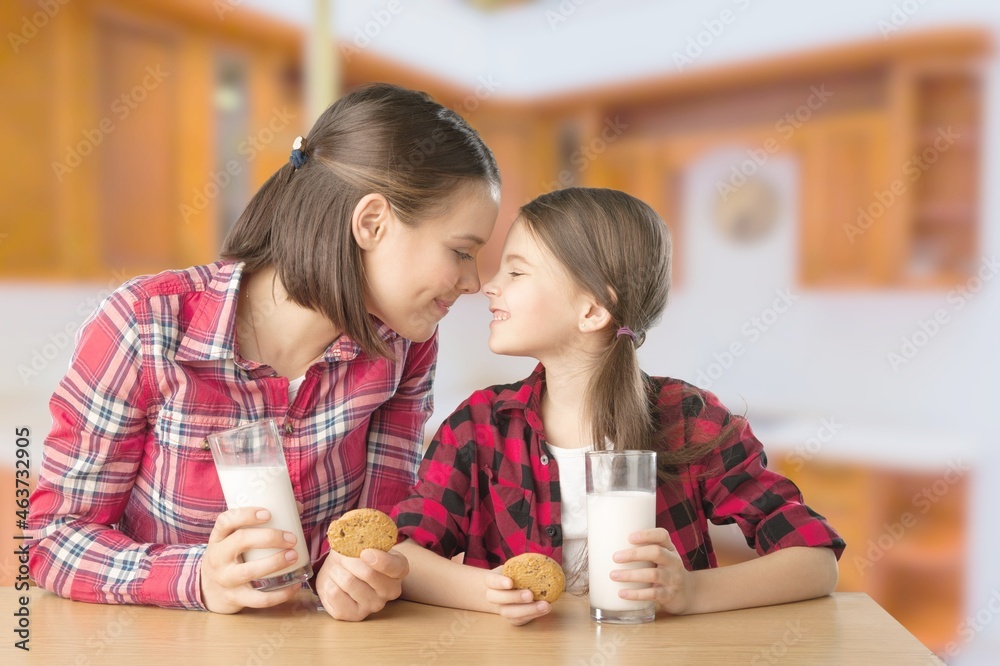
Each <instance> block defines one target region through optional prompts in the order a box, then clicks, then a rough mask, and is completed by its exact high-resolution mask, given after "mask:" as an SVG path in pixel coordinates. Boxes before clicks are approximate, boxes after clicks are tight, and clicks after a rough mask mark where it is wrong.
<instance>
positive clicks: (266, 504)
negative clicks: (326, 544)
mask: <svg viewBox="0 0 1000 666" xmlns="http://www.w3.org/2000/svg"><path fill="white" fill-rule="evenodd" d="M216 469H217V470H218V472H219V481H220V482H221V483H222V494H223V495H225V496H226V504H227V505H228V506H229V508H230V509H242V508H244V507H248V506H255V507H261V508H264V509H267V510H268V511H270V512H271V520H269V521H267V522H266V523H264V524H263V525H260V527H271V528H274V529H276V530H282V531H285V532H291V533H292V534H294V535H295V538H296V539H297V541H296V542H295V552H296V553H298V554H299V558H298V559H297V560H295V562H294V563H293V564H292V565H291V566H289V567H287V568H285V569H282V570H281V571H276V572H275V573H273V574H271V576H269V578H270V577H273V576H281V575H283V574H286V573H290V572H292V571H295V570H296V569H300V568H302V567H303V566H305V565H307V564H309V563H310V560H309V551H308V550H307V549H306V538H305V536H304V535H303V534H302V521H301V520H299V511H298V508H297V507H296V506H295V495H294V493H292V482H291V481H290V480H289V479H288V470H287V469H286V468H285V467H282V466H278V465H275V466H273V467H260V466H256V467H255V466H248V467H229V466H216ZM251 529H253V528H251ZM281 550H282V549H280V548H254V549H251V550H248V551H246V552H245V553H243V560H244V561H245V562H250V561H252V560H259V559H262V558H265V557H267V556H269V555H274V554H275V553H280V552H281Z"/></svg>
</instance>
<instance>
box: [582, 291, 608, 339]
mask: <svg viewBox="0 0 1000 666" xmlns="http://www.w3.org/2000/svg"><path fill="white" fill-rule="evenodd" d="M610 324H611V313H610V312H608V310H607V308H605V307H604V306H603V305H601V304H600V303H598V302H597V301H596V300H594V299H593V298H591V299H589V300H587V301H586V302H585V309H584V310H583V314H582V316H581V317H580V330H581V331H583V332H584V333H590V332H592V331H599V330H601V329H602V328H606V327H607V326H609V325H610Z"/></svg>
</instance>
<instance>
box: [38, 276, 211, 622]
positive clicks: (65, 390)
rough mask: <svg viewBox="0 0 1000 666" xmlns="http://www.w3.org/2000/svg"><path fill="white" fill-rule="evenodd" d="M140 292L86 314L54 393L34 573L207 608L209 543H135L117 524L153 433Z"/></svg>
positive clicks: (81, 588) (104, 597) (120, 599)
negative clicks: (203, 571) (204, 563)
mask: <svg viewBox="0 0 1000 666" xmlns="http://www.w3.org/2000/svg"><path fill="white" fill-rule="evenodd" d="M138 331H139V325H138V323H137V317H136V314H135V309H134V303H133V299H132V298H131V297H130V296H129V294H128V292H127V290H126V288H122V289H121V290H119V291H117V292H115V293H114V294H112V295H111V296H109V297H108V298H107V299H105V301H104V302H103V303H102V304H101V306H100V307H99V308H98V310H97V311H96V312H95V313H94V314H93V315H91V317H90V318H89V319H88V320H87V321H86V322H84V324H83V326H82V327H81V329H80V333H79V334H78V337H77V343H76V348H75V350H74V353H73V358H72V361H71V363H70V368H69V371H68V372H67V374H66V376H65V377H64V378H63V379H62V381H61V382H60V383H59V386H58V388H57V389H56V391H55V393H54V394H53V396H52V399H51V401H50V410H51V413H52V421H53V425H52V429H51V431H50V433H49V435H48V437H47V438H46V440H45V444H44V449H43V460H42V468H41V472H40V473H39V479H38V485H37V487H36V489H35V492H34V493H33V495H32V498H31V507H30V513H29V519H28V530H27V531H28V533H29V534H30V537H31V540H30V541H29V547H30V549H31V555H30V558H29V562H28V566H29V569H30V571H31V575H32V577H33V578H34V579H35V581H36V582H37V583H38V584H39V585H40V586H41V587H43V588H45V589H48V590H50V591H52V592H54V593H56V594H58V595H60V596H62V597H67V598H70V599H76V600H80V601H88V602H93V603H120V604H152V605H159V606H164V607H174V608H203V606H202V604H201V601H200V596H201V595H200V583H199V578H198V563H199V561H200V558H201V554H202V553H203V552H204V546H190V545H163V544H141V543H135V542H134V541H132V540H130V539H129V538H128V537H126V536H125V535H124V534H122V533H121V532H119V531H118V530H116V529H114V528H113V527H112V526H113V525H115V524H116V523H117V522H118V521H119V520H120V519H121V517H122V514H123V512H124V509H125V505H126V503H127V502H128V499H129V494H130V492H131V490H132V484H133V483H134V481H135V477H136V474H137V470H138V467H139V463H140V461H141V459H142V455H143V448H144V446H145V441H146V434H147V433H146V427H147V426H146V423H147V422H146V410H145V405H146V403H147V395H148V394H147V393H146V392H145V391H144V390H143V385H142V353H141V345H140V340H139V333H138Z"/></svg>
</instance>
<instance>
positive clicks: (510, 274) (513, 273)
mask: <svg viewBox="0 0 1000 666" xmlns="http://www.w3.org/2000/svg"><path fill="white" fill-rule="evenodd" d="M507 275H509V276H511V277H512V278H516V277H519V276H521V275H524V273H518V272H517V271H508V273H507Z"/></svg>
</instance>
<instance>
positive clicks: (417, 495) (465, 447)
mask: <svg viewBox="0 0 1000 666" xmlns="http://www.w3.org/2000/svg"><path fill="white" fill-rule="evenodd" d="M669 285H670V238H669V235H668V232H667V228H666V225H664V223H663V222H662V221H661V220H660V219H659V218H658V217H657V215H656V214H655V213H654V212H653V210H652V209H651V208H650V207H649V206H647V205H645V204H644V203H642V202H641V201H638V200H637V199H635V198H633V197H631V196H629V195H627V194H624V193H622V192H618V191H615V190H601V189H567V190H560V191H556V192H552V193H551V194H547V195H543V196H541V197H539V198H537V199H535V200H534V201H532V202H531V203H529V204H527V205H526V206H524V207H523V208H522V209H521V212H520V215H519V217H518V219H517V220H516V221H515V222H514V225H513V226H512V227H511V230H510V233H509V234H508V236H507V240H506V242H505V243H504V247H503V254H502V257H501V264H500V270H499V272H498V273H497V274H496V276H494V277H493V279H492V280H490V281H489V282H488V283H487V284H486V285H485V286H484V288H483V291H484V292H485V294H486V295H487V296H488V297H489V302H490V312H492V313H493V321H492V323H491V324H490V339H489V345H490V349H491V350H493V351H494V352H496V353H498V354H509V355H517V356H531V357H534V358H536V359H538V361H539V365H538V367H537V368H536V369H535V371H534V373H533V374H532V375H531V376H530V377H528V378H527V379H525V380H523V381H520V382H517V383H515V384H509V385H506V386H493V387H490V388H488V389H484V390H482V391H477V392H476V393H474V394H473V395H472V396H471V397H470V398H469V399H468V400H467V401H465V402H464V403H463V404H462V405H461V406H459V408H458V409H457V410H456V411H455V412H454V413H453V414H452V415H451V416H450V417H449V418H448V419H447V420H446V421H445V422H444V424H442V426H441V428H440V429H439V430H438V432H437V435H436V436H435V437H434V440H433V441H432V443H431V445H430V447H429V448H428V450H427V453H426V455H425V457H424V460H423V463H422V465H421V467H420V472H419V481H418V483H417V484H416V486H415V488H414V490H413V492H412V494H411V495H410V497H409V498H407V499H406V500H404V501H403V502H401V503H400V504H399V505H398V506H397V507H396V508H395V509H394V511H393V517H394V518H395V520H396V521H397V523H398V525H399V527H400V533H401V535H402V536H403V537H406V538H408V540H407V541H403V542H402V543H401V544H399V546H398V550H399V551H400V552H401V553H403V554H405V555H406V557H407V559H408V560H409V563H410V573H409V575H408V577H407V578H406V579H405V580H404V581H403V596H404V597H405V598H408V599H412V600H415V601H421V602H425V603H431V604H436V605H441V606H452V607H457V608H465V609H470V610H478V611H487V612H495V613H499V614H500V615H502V616H503V617H505V618H507V619H508V620H510V621H511V622H512V623H514V624H524V623H526V622H528V621H530V620H532V619H534V618H535V617H538V616H540V615H543V614H545V613H547V612H548V611H549V604H548V602H545V601H540V602H537V603H535V602H532V601H531V598H532V595H531V592H528V591H526V590H524V591H522V590H513V589H511V588H512V581H511V580H510V579H509V578H506V577H504V576H502V575H500V574H499V573H498V572H497V567H499V566H500V565H502V564H503V563H504V561H506V560H507V559H509V558H510V557H513V556H515V555H519V554H521V553H525V552H537V553H544V554H545V555H548V556H550V557H552V558H554V559H555V560H557V561H559V562H561V563H562V566H563V568H564V570H566V572H567V574H568V578H569V579H570V585H571V587H570V589H571V591H574V590H575V591H582V590H584V589H586V572H585V570H584V569H585V566H586V536H587V525H586V497H585V482H584V465H583V461H584V456H583V454H584V452H585V451H586V450H590V449H597V450H602V449H609V448H614V449H615V450H619V449H652V450H655V451H657V452H658V455H657V459H658V464H659V466H660V470H659V476H660V484H659V487H658V490H657V498H656V512H657V515H656V524H657V528H656V529H651V530H645V531H641V532H635V533H633V534H632V535H631V538H630V541H631V542H632V544H634V547H633V548H629V549H626V550H623V551H620V552H618V553H616V555H615V560H616V561H617V562H621V563H623V564H624V563H627V562H634V561H646V562H653V563H654V564H655V567H651V568H645V569H631V570H624V569H623V570H620V571H615V572H614V573H613V574H612V576H611V577H612V578H613V579H614V580H619V581H628V582H637V583H649V584H650V586H649V587H648V588H646V589H634V590H627V591H623V592H621V593H620V595H621V596H622V598H624V599H633V600H655V602H656V607H657V610H658V611H662V612H665V613H671V614H684V613H705V612H711V611H719V610H726V609H733V608H743V607H748V606H759V605H766V604H776V603H782V602H787V601H793V600H798V599H806V598H810V597H816V596H821V595H825V594H828V593H830V592H831V591H832V590H833V589H834V587H835V586H836V582H837V558H839V556H840V553H841V552H842V550H843V548H844V542H843V540H841V538H840V537H839V536H838V535H837V533H836V532H835V531H834V530H833V529H832V528H831V527H830V526H829V525H828V524H827V523H826V522H825V521H824V519H823V518H822V517H821V516H819V515H817V514H816V513H814V512H813V511H811V510H810V509H809V508H808V507H807V506H806V505H804V504H803V501H802V496H801V495H800V493H799V491H798V489H797V488H796V487H795V485H793V484H792V483H791V482H790V481H789V480H788V479H785V478H784V477H782V476H780V475H778V474H775V473H774V472H771V471H768V470H767V469H766V468H765V464H766V462H765V461H766V459H765V457H764V452H763V450H762V448H761V444H760V442H759V441H757V439H756V438H755V437H754V435H753V433H752V432H751V431H750V427H749V425H748V424H747V423H746V421H745V420H743V419H741V418H738V417H735V416H733V415H732V414H730V413H729V412H728V411H727V410H726V409H725V407H723V406H722V405H721V404H720V403H719V401H718V399H717V398H716V397H715V396H714V395H712V394H711V393H709V392H707V391H702V390H700V389H697V388H695V387H694V386H691V385H689V384H686V383H684V382H682V381H679V380H676V379H670V378H666V377H650V376H648V375H646V374H645V373H643V372H642V371H641V370H640V369H639V366H638V361H637V355H636V348H637V347H638V346H639V345H641V344H642V342H643V339H644V338H645V335H646V331H648V330H649V328H650V327H651V326H653V325H654V324H655V323H656V322H657V320H658V319H659V317H660V315H661V313H662V312H663V309H664V307H665V305H666V301H667V292H668V289H669ZM708 521H712V522H714V523H716V524H726V523H732V522H736V523H737V524H738V525H739V526H740V528H741V529H742V531H743V534H744V535H745V536H746V539H747V542H748V543H749V544H751V545H753V546H755V547H756V549H757V552H759V553H760V554H761V555H762V557H760V558H758V559H756V560H753V561H750V562H745V563H741V564H737V565H733V566H729V567H723V568H717V564H716V559H715V555H714V553H713V551H712V544H711V541H710V539H709V534H708ZM459 553H464V564H459V563H457V562H455V561H453V560H452V559H451V558H453V557H454V556H456V555H458V554H459ZM491 570H493V571H491Z"/></svg>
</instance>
